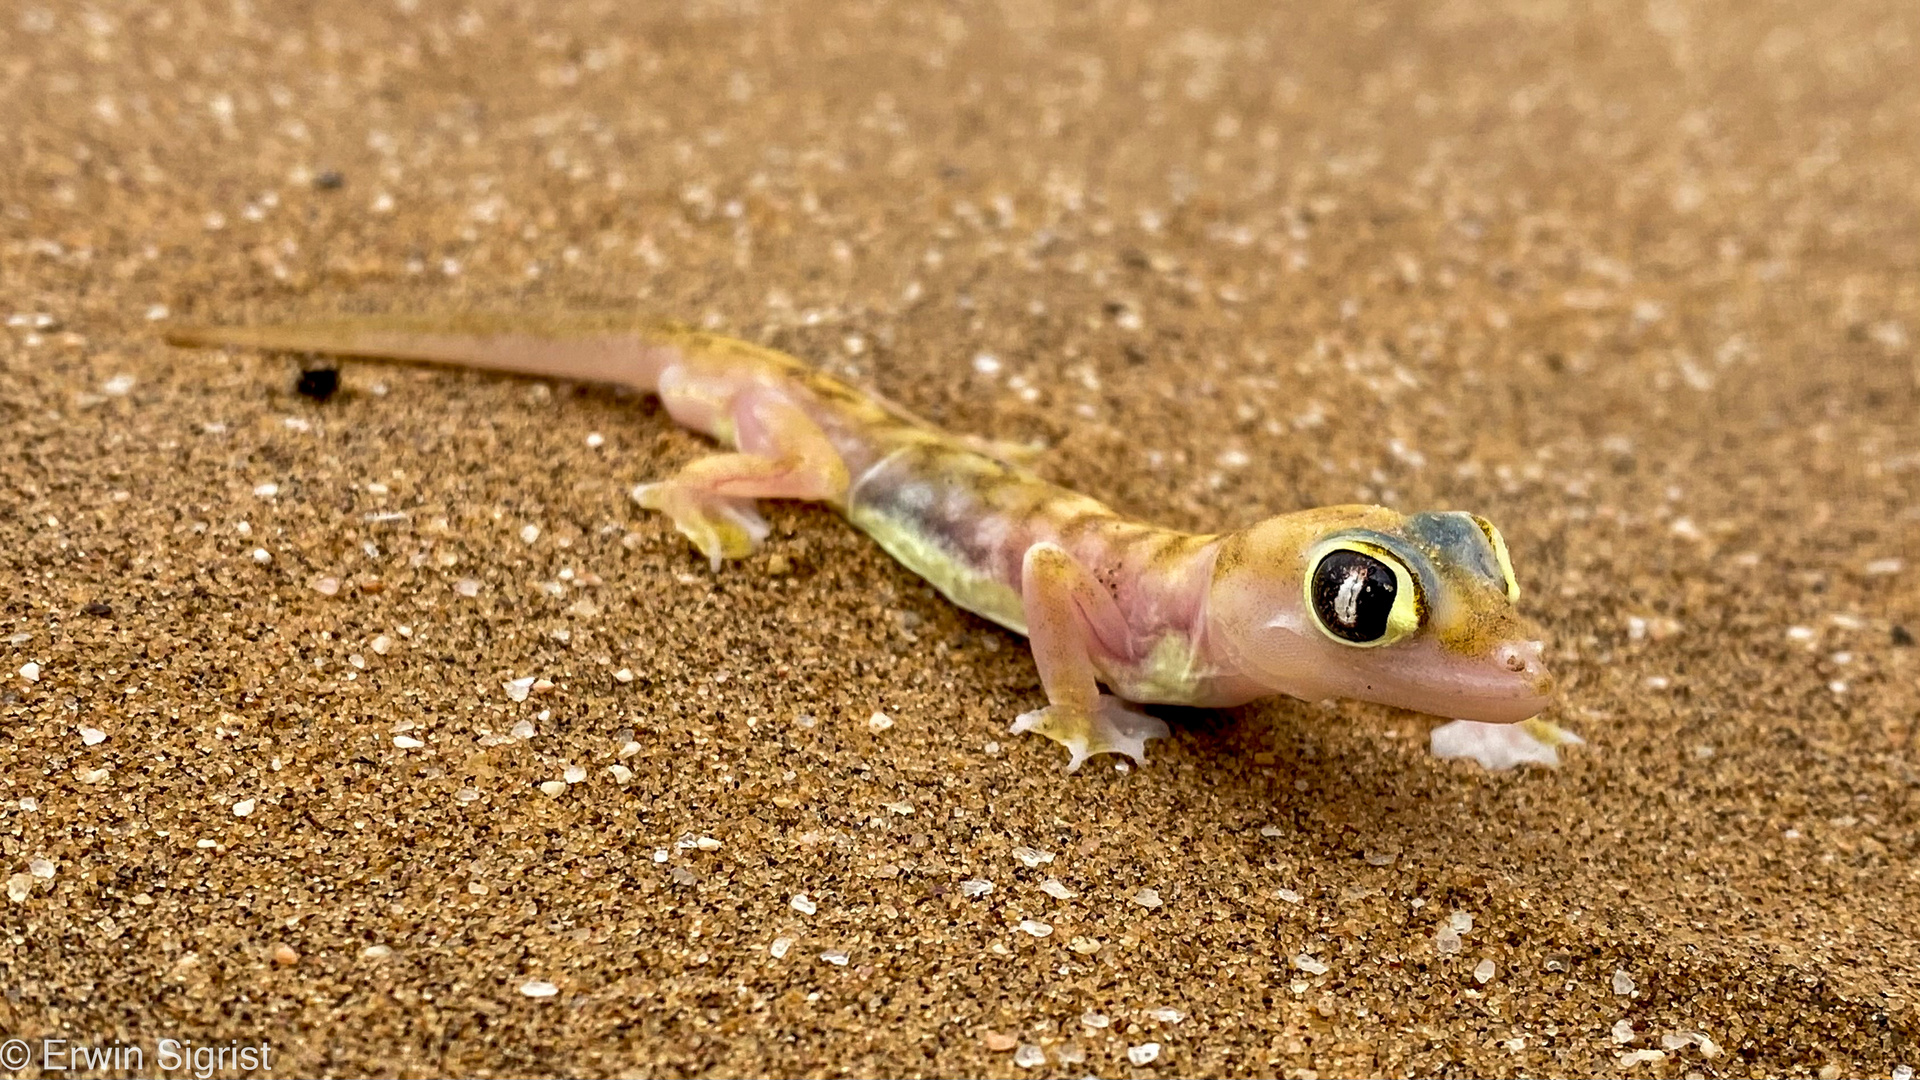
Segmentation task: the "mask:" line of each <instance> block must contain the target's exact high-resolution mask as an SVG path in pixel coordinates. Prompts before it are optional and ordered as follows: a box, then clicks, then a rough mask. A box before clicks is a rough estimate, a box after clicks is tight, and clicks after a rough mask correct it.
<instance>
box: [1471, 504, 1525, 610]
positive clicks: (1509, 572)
mask: <svg viewBox="0 0 1920 1080" xmlns="http://www.w3.org/2000/svg"><path fill="white" fill-rule="evenodd" d="M1473 522H1474V524H1476V525H1478V526H1480V531H1481V532H1483V533H1486V534H1487V543H1489V544H1492V545H1493V557H1494V558H1495V559H1498V560H1499V561H1500V576H1501V577H1502V578H1505V579H1506V582H1507V603H1509V604H1515V603H1519V601H1520V583H1519V582H1518V581H1516V580H1514V577H1513V559H1512V558H1511V557H1509V556H1508V555H1507V540H1506V538H1505V537H1503V536H1501V535H1500V530H1499V529H1496V528H1494V527H1493V522H1491V521H1488V520H1487V519H1486V518H1483V517H1481V516H1480V515H1478V514H1475V515H1473Z"/></svg>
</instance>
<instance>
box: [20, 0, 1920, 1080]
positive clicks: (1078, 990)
mask: <svg viewBox="0 0 1920 1080" xmlns="http://www.w3.org/2000/svg"><path fill="white" fill-rule="evenodd" d="M296 7H297V10H296ZM0 41H3V42H4V45H3V46H0V308H3V309H4V311H0V314H4V315H6V316H7V320H8V321H7V325H6V326H5V327H4V328H0V418H3V419H0V422H3V423H4V425H5V428H4V430H5V437H4V439H0V465H4V470H5V482H4V484H0V552H4V554H3V555H0V562H3V563H4V571H5V581H6V589H5V593H4V600H3V602H0V612H3V613H4V615H3V618H0V624H3V625H0V631H4V633H0V636H4V637H5V650H6V651H5V657H4V665H0V674H4V676H5V681H4V688H3V689H0V853H3V854H4V865H3V866H0V876H3V877H7V878H8V879H9V880H8V894H9V898H8V899H6V900H5V901H0V983H3V984H4V988H5V990H4V995H3V996H0V1037H14V1036H18V1037H21V1038H26V1039H29V1040H35V1041H34V1043H33V1045H32V1047H31V1049H32V1051H33V1053H34V1054H35V1055H40V1054H42V1046H41V1044H40V1043H39V1042H38V1041H37V1040H40V1039H44V1038H60V1039H66V1040H69V1041H70V1042H71V1043H74V1044H85V1045H88V1046H92V1047H109V1048H110V1047H113V1046H115V1045H118V1046H121V1047H123V1048H125V1047H137V1048H141V1049H143V1052H144V1054H145V1061H144V1065H143V1066H142V1067H141V1068H122V1069H121V1070H120V1071H123V1072H144V1073H148V1074H151V1073H156V1072H161V1071H163V1070H162V1068H161V1063H160V1060H159V1058H158V1050H159V1046H158V1040H160V1039H165V1038H172V1039H177V1040H181V1041H182V1042H194V1043H198V1044H202V1045H211V1044H214V1043H218V1044H219V1045H222V1046H227V1045H231V1046H234V1047H239V1046H254V1045H258V1044H266V1045H267V1046H268V1047H270V1049H271V1051H272V1053H273V1057H272V1058H271V1061H272V1064H273V1070H272V1071H273V1073H274V1074H276V1075H293V1074H298V1075H310V1074H329V1075H354V1074H382V1075H403V1076H430V1075H445V1074H453V1073H461V1074H473V1075H490V1076H509V1075H512V1076H518V1075H569V1076H573V1075H578V1076H602V1075H604V1076H615V1075H630V1076H678V1075H690V1074H700V1075H763V1074H793V1075H819V1076H826V1075H850V1076H886V1075H969V1076H970V1075H1033V1076H1041V1075H1062V1076H1071V1075H1082V1074H1089V1073H1091V1074H1098V1075H1102V1076H1127V1075H1138V1076H1171V1075H1202V1074H1211V1075H1219V1074H1229V1075H1280V1076H1290V1077H1310V1076H1345V1075H1369V1074H1387V1075H1501V1076H1505V1075H1523V1074H1532V1075H1541V1074H1551V1075H1625V1076H1647V1077H1654V1076H1671V1077H1678V1076H1687V1075H1692V1076H1767V1075H1788V1076H1822V1077H1827V1076H1842V1075H1849V1076H1850V1075H1862V1074H1880V1075H1887V1074H1888V1073H1890V1072H1892V1071H1893V1070H1895V1069H1896V1068H1897V1067H1900V1066H1903V1065H1907V1066H1911V1065H1916V1064H1920V1046H1916V1042H1915V1039H1916V1035H1917V1034H1920V984H1917V981H1916V975H1915V973H1916V971H1920V948H1917V947H1916V945H1915V939H1916V935H1920V900H1916V890H1917V889H1920V862H1916V844H1917V843H1920V832H1917V830H1920V786H1917V785H1920V776H1917V775H1916V765H1915V752H1916V748H1915V742H1914V738H1915V735H1914V733H1915V729H1916V725H1920V650H1916V648H1915V647H1914V644H1913V641H1914V636H1915V634H1916V633H1920V588H1916V584H1915V583H1916V575H1920V544H1916V536H1917V535H1920V500H1917V499H1916V495H1915V492H1916V489H1917V488H1920V426H1917V425H1916V423H1915V417H1916V416H1917V415H1920V369H1917V367H1916V364H1917V363H1920V361H1917V360H1916V345H1915V338H1916V336H1920V81H1916V80H1914V79H1913V78H1912V71H1913V69H1914V67H1915V66H1916V63H1920V58H1917V57H1916V47H1917V43H1920V15H1916V12H1915V9H1914V7H1913V6H1912V5H1911V4H1910V3H1901V2H1898V0H1886V2H1877V0H1861V2H1850V3H1839V4H1827V3H1810V2H1809V3H1780V4H1769V5H1764V6H1763V5H1753V4H1746V3H1737V2H1734V0H1700V2H1698V3H1684V2H1677V0H1654V2H1652V3H1649V4H1645V5H1634V4H1630V5H1593V6H1587V5H1575V4H1561V3H1551V2H1540V3H1520V2H1515V3H1509V4H1486V5H1479V4H1464V3H1457V4H1456V3H1447V4H1430V3H1417V2H1405V3H1373V4H1363V5H1331V4H1329V5H1321V6H1317V7H1316V8H1315V9H1314V10H1300V9H1299V6H1298V5H1273V4H1264V3H1254V2H1250V0H1233V2H1230V3H1222V4H1217V5H1216V4H1208V5H1175V4H1167V5H1162V6H1155V5H1152V4H1147V3H1140V2H1109V3H1100V4H1095V5H1065V4H1063V5H1058V6H1052V5H1047V4H1041V3H1018V4H1004V5H997V6H996V5H950V4H931V3H929V4H919V3H915V4H904V3H903V4H898V5H893V4H879V3H861V2H852V3H834V2H830V0H798V2H794V3H779V2H767V3H755V2H750V0H741V2H739V3H719V2H695V3H687V4H684V5H671V6H669V5H638V4H634V5H629V4H620V3H612V2H598V3H582V4H569V5H546V4H533V3H516V4H499V3H476V4H472V5H471V6H468V5H463V4H458V3H439V2H436V0H419V2H417V3H416V2H414V0H402V2H397V3H395V2H386V3H366V4H354V5H313V6H310V7H309V6H295V5H281V4H265V3H262V4H235V3H229V2H225V0H219V2H201V0H183V2H180V3H170V4H165V5H142V6H134V5H99V6H87V5H83V4H70V3H43V2H40V0H26V2H25V3H23V4H12V5H8V6H6V7H5V8H4V9H3V10H0ZM475 309H479V310H510V311H528V312H539V311H560V310H599V311H618V310H644V311H647V312H653V313H658V314H665V315H674V316H678V317H682V318H687V319H691V320H697V321H705V322H706V323H708V324H710V325H713V326H716V327H720V328H725V329H727V330H728V331H730V332H733V333H737V334H740V335H742V336H745V337H748V338H751V339H753V340H757V341H762V342H766V343H769V344H773V345H776V346H778V347H781V348H785V349H788V350H790V351H792V352H794V353H796V354H798V355H801V356H804V357H807V358H809V359H811V360H813V361H815V362H817V363H819V364H821V365H822V366H823V367H826V368H828V369H830V370H833V371H835V372H838V373H840V374H843V375H846V376H848V377H850V378H854V379H858V380H860V381H863V382H866V383H869V384H871V385H874V386H877V387H878V388H880V389H881V390H883V391H884V392H885V393H887V394H889V395H891V396H893V397H895V398H897V399H899V400H900V401H902V402H905V403H907V404H908V405H910V406H911V407H913V408H914V409H916V410H918V411H920V412H923V413H924V414H926V415H928V416H930V417H932V418H934V419H936V420H937V421H939V422H941V423H942V424H945V425H947V426H949V427H951V428H954V429H957V430H962V431H969V432H977V433H981V434H985V435H990V436H994V437H998V438H1005V439H1014V440H1021V441H1033V442H1036V443H1040V444H1044V445H1045V446H1046V447H1047V449H1046V452H1045V454H1044V456H1043V457H1042V459H1041V462H1042V464H1041V468H1042V469H1043V470H1044V471H1045V472H1046V473H1047V474H1048V475H1049V476H1050V477H1053V478H1055V479H1058V480H1061V481H1063V482H1067V483H1070V484H1072V485H1074V486H1076V487H1078V488H1080V489H1081V490H1084V491H1086V492H1088V493H1090V494H1093V495H1096V496H1099V497H1101V498H1104V499H1107V500H1109V501H1111V502H1113V503H1115V504H1116V505H1118V506H1120V507H1122V508H1123V509H1125V510H1127V511H1130V512H1134V513H1138V514H1142V515H1146V516H1151V517H1154V518H1157V519H1160V520H1163V521H1166V522H1168V523H1170V524H1175V525H1179V526H1182V527H1187V528H1195V529H1219V528H1226V527H1231V526H1235V525H1239V524H1244V523H1246V522H1250V521H1252V520H1255V519H1257V518H1259V517H1261V516H1263V515H1266V514H1270V513H1276V512H1280V511H1285V510H1290V509H1296V508H1299V507H1304V506H1309V505H1317V504H1323V503H1335V502H1350V501H1356V500H1365V501H1379V502H1384V503H1387V504H1390V505H1394V506H1397V507H1401V508H1405V509H1417V508H1464V509H1472V510H1475V511H1477V512H1480V513H1483V514H1485V515H1486V516H1488V517H1490V518H1491V519H1493V520H1494V521H1495V522H1497V523H1499V524H1500V525H1501V526H1502V528H1503V529H1504V530H1505V533H1506V536H1507V539H1508V542H1509V543H1510V545H1511V546H1512V550H1513V555H1514V561H1515V563H1516V565H1517V567H1518V571H1519V576H1520V580H1521V582H1522V585H1523V586H1524V588H1525V590H1526V594H1525V596H1524V597H1523V600H1522V604H1523V606H1524V607H1525V608H1526V609H1527V610H1528V611H1529V612H1530V613H1531V614H1532V615H1534V616H1536V617H1538V618H1539V619H1540V620H1541V622H1542V623H1543V624H1544V625H1545V626H1546V628H1547V630H1548V633H1549V635H1550V638H1551V645H1550V649H1549V655H1550V658H1551V661H1552V663H1553V665H1554V667H1555V668H1556V669H1557V671H1558V672H1559V674H1560V676H1561V678H1562V689H1561V691H1560V693H1559V695H1558V698H1557V700H1556V703H1555V705H1554V706H1553V709H1552V710H1551V712H1550V713H1549V714H1548V716H1549V718H1550V719H1552V720H1554V721H1555V722H1557V723H1559V724H1561V725H1562V726H1564V727H1566V728H1568V729H1569V730H1572V731H1575V732H1577V733H1578V734H1580V735H1582V736H1583V737H1584V738H1585V739H1586V740H1587V741H1588V745H1587V746H1586V747H1584V748H1581V749H1578V750H1575V751H1573V752H1571V753H1570V754H1569V755H1568V760H1567V762H1566V764H1565V765H1564V767H1562V768H1560V769H1559V770H1558V771H1550V770H1546V769H1540V768H1532V769H1526V770H1522V771H1516V772H1508V773H1499V774H1492V773H1488V772H1486V771H1484V770H1482V769H1480V768H1479V767H1478V766H1476V765H1474V764H1472V763H1470V762H1459V761H1451V762H1449V761H1440V760H1436V759H1435V758H1433V757H1432V756H1431V755H1430V754H1429V753H1428V751H1427V734H1428V731H1429V729H1430V728H1431V727H1432V726H1433V725H1434V724H1435V723H1436V722H1437V721H1435V720H1434V719H1432V718H1429V717H1423V716H1416V715H1413V714H1409V713H1398V712H1393V711H1391V710H1387V709H1383V708H1378V707H1372V706H1362V705H1355V704H1332V705H1323V704H1316V703H1302V702H1296V701H1288V700H1279V701H1273V702H1268V703H1263V704H1259V705H1256V706H1252V707H1248V708H1244V709H1238V710H1233V711H1230V712H1224V713H1210V712H1195V713H1180V714H1178V715H1176V716H1175V717H1174V720H1175V722H1176V725H1177V727H1178V733H1177V735H1176V737H1175V738H1173V739H1172V740H1170V741H1169V742H1167V743H1163V744H1157V745H1156V746H1155V747H1154V751H1153V755H1152V761H1151V762H1150V763H1149V764H1148V765H1147V766H1145V767H1143V768H1139V769H1136V770H1131V771H1128V770H1117V769H1116V768H1114V766H1113V764H1112V761H1111V759H1108V760H1105V761H1101V762H1097V763H1096V764H1095V765H1094V766H1093V767H1089V768H1088V769H1086V770H1084V771H1083V772H1082V773H1080V774H1079V775H1076V776H1072V777H1068V776H1065V775H1063V774H1062V772H1061V768H1062V765H1063V764H1064V754H1063V752H1061V751H1060V750H1059V748H1057V747H1055V746H1053V745H1052V744H1049V743H1045V742H1043V741H1040V740H1037V739H1033V738H1030V737H1026V738H1020V737H1011V736H1008V735H1007V734H1006V733H1005V729H1006V724H1007V722H1008V721H1009V720H1010V719H1011V718H1012V717H1013V716H1014V715H1016V714H1017V713H1019V712H1021V711H1023V710H1025V709H1029V708H1032V707H1034V706H1035V705H1036V703H1037V702H1039V701H1040V695H1039V685H1038V680H1037V678H1036V676H1035V672H1034V668H1033V664H1032V662H1031V659H1030V657H1029V656H1028V654H1027V652H1026V650H1025V648H1024V644H1023V643H1022V642H1021V641H1020V639H1018V638H1016V637H1014V636H1012V635H1010V634H1007V633H1005V632H1002V631H1000V630H998V629H996V628H994V627H993V626H991V625H989V624H987V623H985V622H984V621H982V620H980V619H977V618H974V617H972V616H969V615H966V614H964V613H962V612H959V611H957V610H955V609H953V608H952V607H950V606H948V605H947V604H946V603H945V602H943V601H942V600H941V599H940V598H939V597H938V596H937V595H936V594H935V593H934V592H933V591H932V590H931V589H930V588H929V587H928V586H927V585H925V584H924V583H922V582H921V581H919V580H917V579H915V578H914V577H912V576H911V575H910V574H908V573H907V572H905V571H904V570H901V569H900V568H898V567H896V566H894V565H893V564H891V563H890V562H888V561H887V560H886V559H885V558H884V557H883V556H882V554H881V553H880V552H879V551H878V549H877V548H875V547H874V545H873V544H872V543H871V542H869V541H868V540H866V539H865V538H864V537H861V536H859V535H858V534H856V533H855V532H853V531H852V530H851V529H850V528H848V527H847V526H846V525H845V524H844V523H843V522H841V521H840V520H838V519H837V518H835V517H833V516H832V515H831V514H830V513H828V512H826V511H824V510H820V509H816V508H810V507H799V506H791V505H782V506H778V507H776V508H775V510H774V512H773V514H772V519H773V522H774V525H775V535H774V537H773V538H772V540H771V541H770V542H769V544H768V545H767V546H766V548H765V550H764V551H763V552H761V553H760V554H758V555H757V556H755V557H754V558H752V559H750V560H747V561H746V562H744V563H743V564H740V565H735V566H729V567H726V568H724V569H722V570H721V571H720V572H719V573H717V574H716V573H712V572H710V571H709V570H708V569H707V567H706V565H705V563H704V562H703V561H702V560H700V559H699V558H698V557H697V556H696V555H695V554H694V553H693V552H692V551H690V550H689V549H688V547H687V546H686V544H684V543H683V542H682V541H681V540H680V539H679V538H678V537H677V536H675V535H674V534H673V532H672V531H671V529H670V528H669V527H668V526H667V525H665V524H664V523H663V522H662V521H661V520H659V519H657V518H654V517H651V516H649V515H647V514H645V513H644V512H643V511H641V510H639V509H638V508H637V507H636V506H634V505H633V503H632V502H631V501H630V500H629V499H628V498H627V494H626V493H627V490H628V488H629V487H630V486H631V485H632V484H634V483H636V482H638V481H641V480H644V479H650V478H655V477H658V476H660V475H662V474H663V473H665V472H667V471H669V470H671V469H672V468H674V467H676V466H677V465H678V464H680V463H682V462H684V461H687V460H689V459H691V458H692V457H693V456H695V455H697V454H700V453H702V452H703V451H704V449H705V446H704V444H703V443H702V442H701V440H699V439H698V438H697V437H695V436H692V435H689V434H687V433H685V432H682V431H679V430H677V429H675V428H674V427H673V426H672V425H671V423H670V421H669V420H668V419H667V418H666V417H665V416H664V415H663V414H662V413H661V412H660V410H659V409H658V407H657V406H656V405H654V404H653V403H651V402H649V401H646V400H642V399H639V398H635V397H632V396H627V395H621V394H617V393H614V392H611V391H608V390H604V389H599V388H591V387H579V386H571V385H543V384H537V383H533V382H529V381H524V380H513V379H504V378H489V377H481V376H474V375H463V374H453V373H444V372H431V371H421V370H414V369H404V368H400V367H395V366H387V365H378V364H354V365H350V366H348V367H347V368H346V369H345V370H344V372H343V373H342V376H341V380H340V388H339V391H338V392H337V393H335V394H333V395H332V396H331V397H330V398H329V399H328V400H325V401H318V400H314V399H312V398H309V397H305V396H302V395H300V394H298V393H296V392H295V383H296V379H297V377H298V375H299V366H300V365H299V362H298V361H297V360H295V359H293V358H288V357H283V356H263V355H259V354H254V353H248V352H233V353H230V354H228V353H221V352H210V351H195V352H189V351H176V350H171V349H168V348H166V347H165V346H163V345H161V344H159V343H158V341H157V339H156V337H155V335H156V333H157V332H158V331H160V330H161V329H163V328H164V327H166V326H168V325H170V324H175V323H179V322H181V321H185V320H189V319H215V320H223V321H239V320H259V319H268V318H283V317H297V316H313V315H324V314H332V313H339V312H383V311H408V312H420V311H462V310H475ZM516 680H520V681H518V682H516ZM525 680H536V681H533V682H531V683H529V682H526V681H525ZM876 713H883V714H884V715H885V716H886V717H887V718H890V719H891V721H892V723H891V726H886V725H883V724H879V723H876V722H873V720H872V718H873V717H874V715H875V714H876ZM987 884H990V885H991V891H985V892H984V894H982V892H983V890H985V889H986V886H987ZM1149 1047H1152V1048H1155V1050H1149V1049H1148V1048H1149ZM1155 1053H1157V1056H1154V1054H1155ZM1130 1054H1131V1055H1132V1056H1131V1058H1130V1057H1129V1055H1130ZM1150 1057H1151V1058H1152V1060H1150V1061H1149V1060H1148V1059H1149V1058H1150ZM122 1064H123V1065H124V1064H125V1062H124V1059H122ZM49 1071H51V1066H50V1065H49V1063H48V1061H47V1060H46V1059H45V1058H44V1057H36V1058H35V1059H34V1062H33V1063H32V1064H30V1065H29V1066H28V1067H27V1068H26V1069H25V1070H24V1071H23V1075H41V1074H44V1073H46V1072H49ZM226 1074H227V1075H240V1074H241V1073H240V1072H239V1071H237V1070H233V1069H229V1070H227V1072H226ZM167 1075H184V1073H182V1072H180V1071H177V1070H176V1071H173V1072H169V1073H167ZM247 1075H255V1076H259V1075H266V1074H265V1073H264V1072H261V1071H254V1072H252V1073H248V1074H247Z"/></svg>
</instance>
